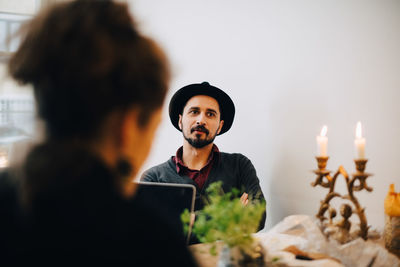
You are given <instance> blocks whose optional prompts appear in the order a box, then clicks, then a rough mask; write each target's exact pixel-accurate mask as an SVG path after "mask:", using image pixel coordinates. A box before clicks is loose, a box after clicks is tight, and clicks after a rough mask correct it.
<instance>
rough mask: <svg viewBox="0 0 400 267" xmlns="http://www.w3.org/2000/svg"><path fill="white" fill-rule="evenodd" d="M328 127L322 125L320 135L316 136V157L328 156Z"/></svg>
mask: <svg viewBox="0 0 400 267" xmlns="http://www.w3.org/2000/svg"><path fill="white" fill-rule="evenodd" d="M327 131H328V127H326V125H324V127H322V129H321V134H320V135H318V136H317V146H318V153H319V154H318V156H319V157H327V156H328V137H326V132H327Z"/></svg>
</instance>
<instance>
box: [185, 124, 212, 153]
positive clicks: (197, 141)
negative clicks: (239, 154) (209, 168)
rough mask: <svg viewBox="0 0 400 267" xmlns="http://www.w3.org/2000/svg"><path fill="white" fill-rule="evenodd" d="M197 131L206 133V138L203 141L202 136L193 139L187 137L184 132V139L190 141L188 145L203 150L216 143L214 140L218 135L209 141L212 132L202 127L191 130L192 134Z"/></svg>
mask: <svg viewBox="0 0 400 267" xmlns="http://www.w3.org/2000/svg"><path fill="white" fill-rule="evenodd" d="M196 130H200V131H202V132H204V133H205V135H206V138H205V139H201V138H200V135H199V136H196V138H191V137H188V136H186V135H185V132H184V131H182V133H183V137H184V138H185V140H186V141H188V143H189V144H190V145H191V146H192V147H194V148H203V147H205V146H207V145H209V144H211V143H212V142H214V139H215V137H216V136H217V133H215V134H214V136H212V137H211V138H210V139H207V136H208V135H209V133H210V132H209V131H208V130H207V129H206V128H205V127H204V126H202V125H199V126H196V127H193V128H192V129H190V133H193V132H194V131H196Z"/></svg>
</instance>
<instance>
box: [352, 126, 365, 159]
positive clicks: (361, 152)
mask: <svg viewBox="0 0 400 267" xmlns="http://www.w3.org/2000/svg"><path fill="white" fill-rule="evenodd" d="M354 147H355V149H356V158H357V159H364V158H365V138H363V137H362V130H361V122H357V127H356V139H355V140H354Z"/></svg>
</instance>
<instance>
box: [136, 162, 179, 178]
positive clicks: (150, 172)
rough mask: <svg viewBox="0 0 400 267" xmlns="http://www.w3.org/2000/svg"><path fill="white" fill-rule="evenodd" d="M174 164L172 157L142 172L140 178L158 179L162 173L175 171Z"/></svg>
mask: <svg viewBox="0 0 400 267" xmlns="http://www.w3.org/2000/svg"><path fill="white" fill-rule="evenodd" d="M173 166H174V162H173V161H172V157H171V158H170V159H168V160H167V161H165V162H163V163H161V164H158V165H155V166H153V167H151V168H149V169H147V170H145V171H144V172H143V173H142V175H141V178H140V180H142V181H148V182H151V181H154V179H156V177H159V176H160V175H161V174H162V173H166V172H169V171H173Z"/></svg>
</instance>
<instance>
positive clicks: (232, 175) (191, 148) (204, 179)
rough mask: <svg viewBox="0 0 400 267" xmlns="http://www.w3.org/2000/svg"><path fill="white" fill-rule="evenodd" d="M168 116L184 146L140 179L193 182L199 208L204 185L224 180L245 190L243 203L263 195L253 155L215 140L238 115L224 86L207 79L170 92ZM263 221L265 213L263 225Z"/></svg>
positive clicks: (226, 184)
mask: <svg viewBox="0 0 400 267" xmlns="http://www.w3.org/2000/svg"><path fill="white" fill-rule="evenodd" d="M169 116H170V119H171V122H172V124H173V125H174V126H175V128H176V129H178V130H179V131H181V132H182V133H183V137H184V141H183V146H182V147H180V148H179V149H178V151H177V152H176V155H175V156H172V157H171V158H170V159H169V160H168V161H166V162H164V163H162V164H160V165H158V166H155V167H152V168H150V169H149V170H147V171H146V172H145V173H144V174H143V175H142V178H141V180H142V181H146V182H161V183H181V184H192V185H194V186H195V187H196V203H195V209H196V210H198V209H201V208H202V207H203V201H202V199H203V196H204V194H205V192H206V188H207V187H208V186H209V185H210V184H211V183H213V182H216V181H222V188H223V190H224V192H229V191H231V190H232V188H237V189H239V190H242V192H241V193H242V195H241V201H242V202H243V204H244V205H246V204H247V203H248V201H249V199H250V200H251V199H262V200H263V199H264V196H263V194H262V191H261V188H260V184H259V180H258V178H257V175H256V170H255V169H254V166H253V164H252V163H251V162H250V160H249V159H248V158H246V157H245V156H244V155H242V154H238V153H234V154H229V153H224V152H220V151H219V150H218V147H217V146H216V145H215V144H214V139H215V137H216V136H217V135H221V134H223V133H225V132H227V131H228V130H229V129H230V128H231V126H232V123H233V119H234V116H235V105H234V104H233V101H232V100H231V98H230V97H229V96H228V95H227V94H226V93H225V92H224V91H222V90H221V89H219V88H217V87H215V86H212V85H210V84H209V83H207V82H203V83H200V84H190V85H187V86H185V87H183V88H181V89H180V90H178V91H177V92H176V93H175V94H174V96H173V97H172V99H171V102H170V104H169ZM264 223H265V216H264V218H263V220H262V222H261V223H260V229H262V228H263V227H264Z"/></svg>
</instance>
